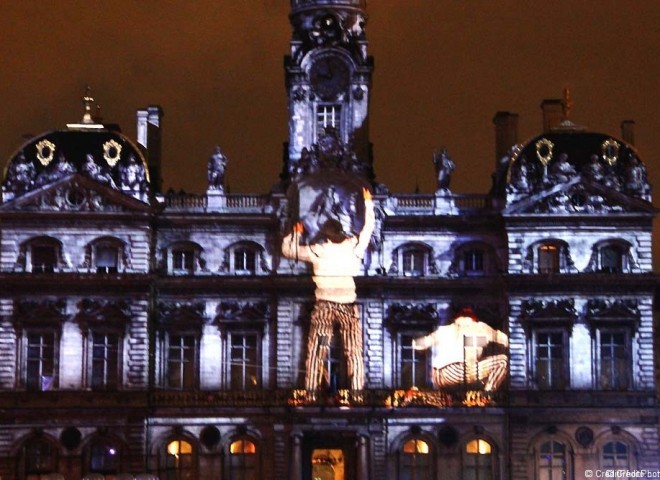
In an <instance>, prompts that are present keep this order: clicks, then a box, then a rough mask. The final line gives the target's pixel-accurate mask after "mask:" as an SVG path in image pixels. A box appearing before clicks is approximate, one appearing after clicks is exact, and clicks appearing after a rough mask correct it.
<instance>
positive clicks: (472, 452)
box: [463, 438, 495, 480]
mask: <svg viewBox="0 0 660 480" xmlns="http://www.w3.org/2000/svg"><path fill="white" fill-rule="evenodd" d="M494 465H495V462H494V457H493V448H492V446H491V444H490V443H488V442H487V441H486V440H483V439H481V438H477V439H474V440H470V441H469V442H467V443H466V444H465V450H464V451H463V480H493V479H494V478H495V469H494Z"/></svg>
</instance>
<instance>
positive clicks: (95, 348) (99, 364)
mask: <svg viewBox="0 0 660 480" xmlns="http://www.w3.org/2000/svg"><path fill="white" fill-rule="evenodd" d="M119 365H120V363H119V335H117V334H108V333H93V334H92V375H91V387H92V389H95V390H116V389H117V387H118V386H119Z"/></svg>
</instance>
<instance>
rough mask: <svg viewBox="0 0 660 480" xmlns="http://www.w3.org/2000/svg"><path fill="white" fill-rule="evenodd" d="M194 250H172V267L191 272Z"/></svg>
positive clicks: (192, 269) (193, 262)
mask: <svg viewBox="0 0 660 480" xmlns="http://www.w3.org/2000/svg"><path fill="white" fill-rule="evenodd" d="M194 265H195V251H194V250H193V249H176V250H173V251H172V268H173V269H174V270H180V271H186V272H193V271H194Z"/></svg>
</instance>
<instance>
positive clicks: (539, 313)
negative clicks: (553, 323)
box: [521, 298, 577, 321]
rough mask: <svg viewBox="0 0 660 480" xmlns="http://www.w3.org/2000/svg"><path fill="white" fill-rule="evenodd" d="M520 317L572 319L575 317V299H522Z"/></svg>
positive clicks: (532, 319)
mask: <svg viewBox="0 0 660 480" xmlns="http://www.w3.org/2000/svg"><path fill="white" fill-rule="evenodd" d="M521 317H523V319H527V320H531V321H534V320H552V319H565V320H571V321H572V320H573V319H575V318H576V317H577V312H576V311H575V301H574V300H573V299H572V298H570V299H562V300H524V301H523V302H522V305H521Z"/></svg>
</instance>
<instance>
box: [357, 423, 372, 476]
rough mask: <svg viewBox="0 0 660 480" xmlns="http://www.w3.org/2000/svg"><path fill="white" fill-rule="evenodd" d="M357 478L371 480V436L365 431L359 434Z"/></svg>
mask: <svg viewBox="0 0 660 480" xmlns="http://www.w3.org/2000/svg"><path fill="white" fill-rule="evenodd" d="M356 443H357V476H356V479H357V480H369V438H368V437H367V435H366V434H364V433H358V435H357V442H356Z"/></svg>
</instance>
